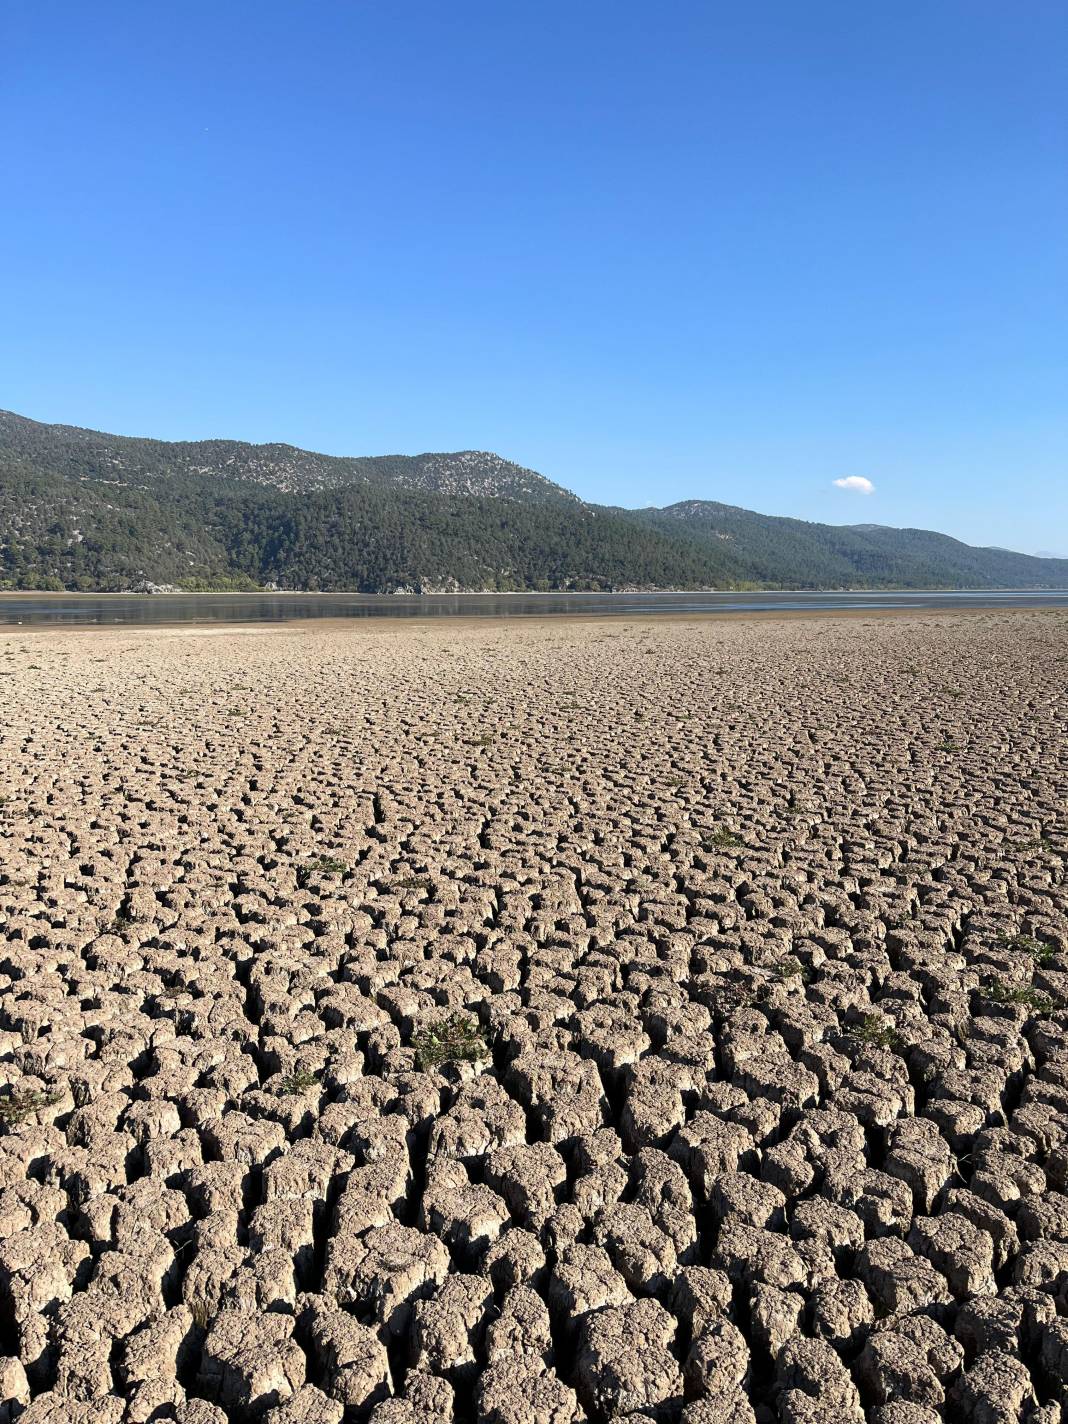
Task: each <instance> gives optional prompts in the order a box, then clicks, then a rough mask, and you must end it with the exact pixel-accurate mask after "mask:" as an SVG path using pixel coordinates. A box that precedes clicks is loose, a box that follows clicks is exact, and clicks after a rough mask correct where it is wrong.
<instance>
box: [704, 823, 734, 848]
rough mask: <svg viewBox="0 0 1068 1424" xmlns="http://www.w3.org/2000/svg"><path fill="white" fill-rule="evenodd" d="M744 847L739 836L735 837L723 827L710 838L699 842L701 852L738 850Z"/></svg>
mask: <svg viewBox="0 0 1068 1424" xmlns="http://www.w3.org/2000/svg"><path fill="white" fill-rule="evenodd" d="M744 845H745V841H743V840H742V838H741V836H736V835H735V834H734V832H733V831H728V830H727V828H726V827H725V826H720V828H719V830H718V831H715V832H714V833H713V834H712V835H710V836H705V838H704V840H703V841H702V842H701V849H702V850H739V849H740V848H741V847H743V846H744Z"/></svg>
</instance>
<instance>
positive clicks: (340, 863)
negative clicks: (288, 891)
mask: <svg viewBox="0 0 1068 1424" xmlns="http://www.w3.org/2000/svg"><path fill="white" fill-rule="evenodd" d="M348 869H349V866H348V864H347V862H345V861H344V860H338V859H337V857H336V856H333V855H316V856H313V857H312V859H311V860H306V861H305V862H304V864H303V865H302V866H300V867H299V869H298V870H297V884H298V885H300V886H302V887H303V886H305V885H307V884H308V882H309V881H310V880H312V879H313V878H314V877H315V876H316V875H344V874H345V872H346V871H347V870H348Z"/></svg>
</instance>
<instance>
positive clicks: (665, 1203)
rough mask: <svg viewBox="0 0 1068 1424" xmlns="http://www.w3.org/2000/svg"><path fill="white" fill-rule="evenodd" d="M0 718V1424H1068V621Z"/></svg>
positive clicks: (183, 690)
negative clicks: (620, 1423) (618, 1423)
mask: <svg viewBox="0 0 1068 1424" xmlns="http://www.w3.org/2000/svg"><path fill="white" fill-rule="evenodd" d="M0 673H2V674H3V680H2V681H0V693H2V696H3V706H4V713H5V715H4V717H3V719H2V725H0V758H2V764H3V771H2V785H0V792H2V795H3V798H4V804H3V806H2V808H0V828H2V841H0V923H2V932H0V946H2V952H3V959H2V963H0V976H2V978H0V1051H2V1055H3V1063H2V1075H0V1081H3V1082H6V1084H7V1086H6V1087H4V1088H3V1089H2V1090H0V1355H2V1356H3V1359H2V1360H0V1394H2V1397H3V1401H4V1402H3V1404H2V1405H0V1419H4V1420H11V1419H15V1418H19V1419H21V1420H22V1421H23V1424H118V1421H131V1424H144V1422H145V1421H150V1420H160V1421H165V1420H169V1421H175V1424H226V1421H235V1422H236V1424H243V1422H244V1421H250V1420H260V1419H263V1420H266V1421H268V1424H339V1421H342V1420H344V1421H347V1424H352V1421H364V1420H371V1421H373V1424H422V1421H427V1424H447V1421H451V1420H455V1421H457V1424H468V1422H470V1424H476V1421H477V1424H577V1421H581V1420H586V1421H590V1424H605V1421H610V1420H629V1421H632V1424H637V1421H653V1420H659V1421H665V1424H753V1421H754V1420H756V1421H761V1424H771V1421H781V1424H816V1421H824V1420H831V1421H834V1424H854V1421H855V1424H860V1421H862V1420H870V1421H877V1424H936V1421H939V1420H943V1419H945V1420H950V1421H959V1424H1010V1421H1011V1422H1012V1424H1016V1422H1017V1421H1019V1424H1055V1421H1062V1420H1065V1419H1068V1408H1066V1404H1068V1389H1066V1375H1068V1013H1066V1012H1065V1004H1066V1001H1068V897H1066V890H1065V883H1064V874H1065V855H1066V798H1068V736H1066V721H1068V705H1066V700H1065V682H1066V673H1068V615H1066V614H1064V613H1059V612H1056V611H1038V612H1012V613H983V614H967V615H965V614H928V615H911V614H910V615H908V616H904V617H891V618H885V619H881V620H880V619H875V618H860V619H848V618H842V619H827V618H802V619H797V620H794V621H786V620H780V621H774V620H772V621H766V620H755V621H736V622H732V621H716V620H709V621H706V622H699V621H691V622H679V623H672V622H658V623H653V622H648V623H641V622H628V623H619V622H612V621H610V620H609V621H604V622H600V623H567V622H565V623H535V622H530V623H527V622H521V623H515V624H506V625H499V624H487V625H481V624H479V625H471V624H463V625H453V624H437V625H431V626H422V627H420V626H414V627H401V628H397V627H396V626H395V625H389V624H386V625H379V626H374V625H366V624H364V625H359V626H356V627H348V626H328V625H322V626H318V627H315V628H302V629H298V630H292V629H290V628H282V629H268V630H263V629H260V630H251V629H250V630H247V631H232V630H230V631H227V632H225V633H222V634H220V633H218V632H213V631H210V630H187V631H179V632H175V631H173V630H172V631H168V632H163V631H157V632H137V633H135V632H130V631H121V630H110V631H85V632H76V633H59V634H57V633H26V632H25V631H20V630H11V631H10V632H8V633H6V634H5V635H3V636H2V637H0Z"/></svg>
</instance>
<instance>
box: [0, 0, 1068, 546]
mask: <svg viewBox="0 0 1068 1424" xmlns="http://www.w3.org/2000/svg"><path fill="white" fill-rule="evenodd" d="M0 124H2V132H3V156H4V157H3V170H4V172H3V180H2V182H3V195H4V202H3V209H4V215H3V221H2V222H0V283H2V293H0V297H2V299H0V405H3V406H6V407H8V408H11V409H15V410H18V411H20V412H22V413H23V414H26V415H30V416H33V417H35V418H37V419H40V420H54V421H62V422H65V423H69V424H77V425H87V426H92V427H95V428H99V429H107V430H113V431H117V432H120V433H124V434H144V435H156V436H160V437H163V438H168V439H180V438H192V437H200V436H207V435H220V436H221V435H226V436H234V437H240V438H243V439H249V440H284V441H290V442H292V443H294V444H298V445H303V446H306V447H310V448H313V449H318V450H326V451H330V452H332V453H337V454H380V453H386V452H394V451H401V452H416V451H421V450H428V449H429V450H452V449H468V448H476V449H493V450H496V451H498V452H499V453H501V454H503V455H506V456H508V457H509V458H511V459H514V460H518V461H520V462H521V463H523V464H526V465H530V466H533V467H534V468H535V469H538V470H540V471H542V472H543V473H544V474H546V475H549V476H550V477H552V478H554V479H557V480H559V481H561V482H562V483H564V484H566V485H569V486H570V487H571V488H573V489H575V490H576V491H578V493H580V494H581V495H583V496H585V497H586V498H589V499H595V500H600V501H605V502H609V503H619V504H627V505H640V504H647V503H657V504H663V503H667V502H669V501H671V500H675V499H680V498H691V497H692V498H708V499H721V500H725V501H728V502H730V503H733V504H741V505H745V506H747V507H749V508H754V509H759V510H763V511H765V512H768V513H779V514H792V515H797V516H800V517H802V518H810V519H821V520H828V521H831V522H841V523H846V522H859V521H872V522H878V523H887V524H911V525H919V526H924V527H933V528H940V529H944V530H945V531H947V532H949V533H953V534H956V535H958V536H959V537H962V538H965V539H968V540H969V541H971V542H975V543H992V544H1003V545H1006V546H1009V547H1014V548H1020V549H1024V550H1026V551H1028V552H1033V551H1034V550H1036V549H1045V550H1051V551H1053V552H1060V553H1064V554H1068V7H1066V6H1065V4H1064V3H1063V0H1023V3H1011V0H895V3H890V0H876V3H870V4H864V3H860V4H858V3H857V0H805V3H799V0H759V3H752V2H751V0H733V3H729V4H728V3H715V0H705V3H699V0H659V3H653V0H643V3H637V0H612V3H607V0H605V2H604V3H602V0H540V3H538V4H520V3H512V0H447V3H445V0H210V3H206V2H205V0H171V3H157V0H96V3H91V4H90V3H86V0H4V3H3V5H0ZM851 478H852V479H854V480H857V479H859V480H868V481H870V482H871V483H872V484H873V485H874V487H875V492H874V493H873V494H865V493H863V492H861V491H860V490H857V489H850V488H843V487H840V486H836V485H835V483H834V481H835V480H846V479H851Z"/></svg>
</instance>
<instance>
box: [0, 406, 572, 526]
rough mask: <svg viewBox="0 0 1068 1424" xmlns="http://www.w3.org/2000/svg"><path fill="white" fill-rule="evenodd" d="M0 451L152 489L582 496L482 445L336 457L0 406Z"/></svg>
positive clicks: (80, 475)
mask: <svg viewBox="0 0 1068 1424" xmlns="http://www.w3.org/2000/svg"><path fill="white" fill-rule="evenodd" d="M0 451H2V452H3V455H4V456H5V457H8V458H11V459H14V460H17V461H22V462H24V463H25V464H27V465H29V466H32V467H34V468H37V469H38V470H45V469H47V470H49V471H51V472H54V473H59V474H62V475H64V476H67V477H69V478H72V479H86V480H99V481H103V482H106V483H114V484H122V485H127V486H130V487H131V488H135V489H144V490H158V488H159V486H160V484H161V483H164V482H166V483H169V484H171V485H172V486H173V484H174V482H175V481H184V480H186V479H188V478H190V477H192V478H206V479H214V480H220V479H221V480H225V481H227V483H232V484H235V485H252V486H258V487H259V488H261V489H271V490H279V491H281V492H282V493H283V494H313V493H318V492H320V491H324V490H344V489H353V488H360V487H363V488H368V489H374V488H389V489H406V490H412V491H413V492H417V493H422V494H450V495H477V496H488V497H493V498H496V499H529V500H537V501H545V502H556V503H560V504H579V503H581V501H580V500H579V498H578V495H575V494H572V493H571V491H570V490H566V489H564V488H563V487H562V486H561V485H554V484H553V482H552V481H551V480H547V479H546V478H545V476H544V475H539V474H537V473H536V472H535V471H534V470H526V469H524V468H523V467H522V466H521V465H514V464H513V463H512V462H511V460H502V459H501V457H500V456H499V455H494V454H491V453H490V452H489V451H486V450H461V451H459V452H458V453H455V454H426V455H373V456H362V457H358V458H356V459H345V458H343V457H338V456H336V455H317V454H315V453H314V452H313V451H310V450H298V449H297V447H296V446H295V445H249V444H247V443H246V442H245V441H243V440H176V441H167V440H145V439H139V438H137V437H132V436H129V435H105V434H103V433H102V432H101V431H99V430H82V429H80V428H79V427H78V426H75V425H42V424H41V423H40V422H39V421H36V420H28V419H27V418H26V417H25V416H22V415H15V414H14V412H12V411H6V410H5V411H0Z"/></svg>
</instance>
